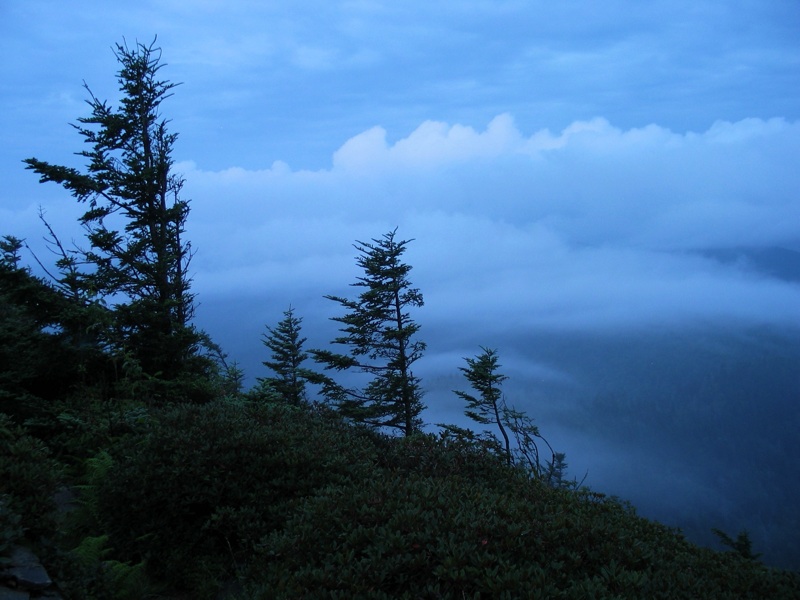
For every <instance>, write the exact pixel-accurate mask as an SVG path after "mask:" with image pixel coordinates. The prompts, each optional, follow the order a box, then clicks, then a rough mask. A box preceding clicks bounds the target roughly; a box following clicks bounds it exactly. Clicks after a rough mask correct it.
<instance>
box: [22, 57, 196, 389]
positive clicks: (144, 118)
mask: <svg viewBox="0 0 800 600" xmlns="http://www.w3.org/2000/svg"><path fill="white" fill-rule="evenodd" d="M154 44H155V41H154V42H153V43H152V44H150V45H144V44H139V43H137V44H136V45H135V46H134V47H133V48H129V47H128V46H127V45H120V44H117V46H116V51H115V55H116V57H117V60H118V61H119V63H120V65H121V68H120V71H119V73H118V81H119V86H120V91H121V93H122V99H121V101H120V105H119V107H118V108H114V107H112V106H111V105H109V104H108V103H107V102H106V101H101V100H99V99H98V98H97V97H95V96H94V94H92V92H91V90H90V89H89V88H88V86H86V85H85V84H84V87H86V90H87V92H88V93H89V99H88V100H87V103H88V104H89V106H90V108H91V114H90V115H89V116H88V117H83V118H79V119H78V125H75V128H76V129H77V131H78V133H79V134H80V135H81V137H82V138H83V141H84V142H85V143H86V144H88V146H89V149H88V150H84V151H81V152H79V153H78V154H79V155H80V156H82V157H84V158H85V159H86V160H87V163H88V164H87V165H86V168H85V169H84V170H83V171H81V170H78V169H75V168H72V167H65V166H59V165H53V164H50V163H47V162H44V161H41V160H38V159H36V158H29V159H26V160H25V161H24V162H25V163H26V164H27V166H28V168H29V169H31V170H33V171H34V172H36V173H37V174H39V176H40V181H41V182H49V181H52V182H55V183H58V184H60V185H61V186H62V187H63V188H64V189H66V190H67V191H69V192H70V193H71V194H72V195H73V196H74V197H75V198H76V199H77V200H78V201H79V202H80V203H84V204H87V205H88V206H87V210H86V212H85V213H84V214H83V215H82V216H81V217H80V222H81V224H82V225H83V227H84V229H85V231H86V236H87V239H88V242H89V248H88V249H77V248H76V249H75V250H72V251H70V253H71V256H72V257H73V260H72V262H71V263H70V264H69V265H68V266H69V267H70V269H71V271H70V276H71V279H70V285H72V286H73V287H75V288H76V289H77V288H81V289H82V290H83V292H84V293H85V294H86V295H87V296H89V297H94V296H95V295H98V296H100V297H101V298H103V299H107V300H108V301H109V302H110V303H113V305H114V319H113V325H112V327H111V328H110V332H109V339H110V340H112V343H113V344H114V345H115V351H116V352H117V353H118V355H119V356H120V357H122V358H123V360H124V362H125V364H127V365H135V367H132V368H134V370H137V371H140V372H141V373H142V374H143V376H144V377H145V378H146V379H147V380H149V381H151V382H153V381H164V382H169V381H174V380H177V379H179V378H184V379H185V380H186V381H191V380H193V379H194V378H196V376H197V375H198V374H204V373H206V371H207V369H209V368H210V364H209V362H208V361H205V360H202V359H199V356H198V353H199V350H200V348H201V347H202V346H203V344H204V340H206V338H205V336H203V335H202V334H201V333H199V332H197V331H196V330H195V329H194V328H193V327H192V326H191V324H190V321H191V319H192V316H193V311H194V303H193V300H194V297H193V295H192V294H191V293H190V291H189V288H190V278H189V276H188V275H187V268H188V266H189V262H190V260H191V256H192V251H191V245H190V243H189V242H187V241H186V240H185V239H184V237H183V236H184V232H185V226H186V219H187V217H188V214H189V203H188V201H186V200H184V199H182V198H181V197H180V193H181V190H182V188H183V184H184V180H183V179H182V178H181V177H180V176H179V175H176V174H175V173H173V171H172V167H173V158H172V151H173V146H174V144H175V141H176V139H177V135H176V134H174V133H170V132H169V131H168V129H167V123H168V121H167V120H165V119H163V118H162V116H161V112H160V108H161V104H162V102H163V101H164V100H166V99H167V98H169V97H170V96H171V95H172V90H173V88H174V87H175V86H176V84H174V83H172V82H169V81H166V80H162V79H160V78H159V71H160V70H161V68H162V67H163V63H162V62H161V52H160V50H159V49H158V48H156V47H155V45H154ZM51 233H52V232H51ZM62 259H63V260H69V259H68V258H67V257H66V256H64V257H62ZM76 266H81V267H84V269H83V270H81V271H80V272H77V271H76ZM198 371H199V372H198ZM162 391H163V390H162ZM173 391H175V390H174V389H173Z"/></svg>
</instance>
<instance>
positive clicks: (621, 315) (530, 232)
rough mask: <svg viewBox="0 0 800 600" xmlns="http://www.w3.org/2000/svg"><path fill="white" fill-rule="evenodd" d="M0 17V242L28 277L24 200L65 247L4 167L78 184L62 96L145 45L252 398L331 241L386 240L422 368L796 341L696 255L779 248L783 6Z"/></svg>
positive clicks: (798, 21)
mask: <svg viewBox="0 0 800 600" xmlns="http://www.w3.org/2000/svg"><path fill="white" fill-rule="evenodd" d="M0 23H2V24H0V34H2V35H0V40H1V41H0V44H2V51H3V55H4V56H5V57H6V60H4V61H3V63H2V66H0V75H1V76H2V77H0V81H1V82H2V83H0V85H2V87H1V88H0V119H1V120H2V121H1V124H2V127H0V131H1V132H2V133H0V135H2V143H0V169H1V171H0V174H2V177H3V181H4V183H5V184H4V186H2V189H1V190H0V220H1V221H2V230H3V231H2V233H3V234H6V233H10V234H14V235H17V236H20V237H26V238H27V239H28V240H29V242H30V244H31V246H32V248H34V250H36V251H37V252H38V253H39V254H40V255H41V256H43V257H46V256H47V254H46V250H45V249H44V246H43V244H42V243H41V236H42V233H43V231H42V227H41V225H40V223H39V222H38V220H37V217H36V213H37V210H38V207H39V206H42V207H43V209H44V210H45V212H46V214H47V217H48V219H49V220H50V221H51V222H52V223H53V225H55V226H56V230H57V231H59V232H61V234H62V236H63V237H64V238H65V239H76V240H79V239H80V231H79V230H78V229H77V227H76V226H75V218H76V216H77V215H78V214H79V213H80V208H79V207H78V206H76V205H75V204H74V203H73V202H72V200H71V198H70V197H68V195H67V194H65V193H64V192H62V191H61V190H60V189H58V188H57V187H56V186H53V185H49V186H43V185H40V184H38V183H37V181H36V177H35V176H33V175H32V174H31V173H29V172H26V171H25V170H24V169H23V168H22V164H21V162H20V161H21V160H22V159H23V158H26V157H29V156H35V157H37V158H40V159H43V160H48V161H51V162H56V163H66V164H73V165H79V164H80V160H79V159H78V158H77V157H75V156H74V155H73V153H74V152H76V151H78V150H80V144H81V142H80V139H79V137H78V136H77V135H76V133H75V132H74V131H73V130H72V128H71V127H69V125H68V123H70V122H75V119H76V118H78V117H80V116H82V115H85V114H86V109H87V107H86V105H85V104H84V102H83V101H84V99H85V98H86V93H85V91H84V90H83V89H82V86H81V84H82V82H83V81H85V82H86V83H87V84H88V85H89V86H90V87H91V89H92V90H93V92H94V93H95V94H96V95H97V96H99V97H101V98H108V99H109V100H110V101H112V102H113V101H115V100H116V99H117V98H118V94H117V90H116V80H115V72H116V69H117V64H116V61H115V58H114V56H113V53H112V51H111V47H112V46H113V45H114V44H115V43H117V42H120V41H122V40H123V39H126V40H127V41H128V43H134V42H135V41H136V40H139V41H143V42H147V43H149V42H150V41H151V40H152V39H153V37H154V35H156V34H157V35H158V44H159V46H161V47H162V48H163V57H164V62H166V63H167V66H166V67H165V68H164V70H163V74H164V76H165V77H166V78H168V79H170V80H172V81H176V82H181V83H182V85H181V86H180V87H178V88H176V90H175V95H174V97H173V98H171V99H169V100H168V101H167V102H166V103H165V105H164V106H163V109H164V115H165V116H167V117H168V118H170V119H172V123H171V127H172V129H173V131H176V132H178V133H179V134H180V137H179V140H178V144H177V146H176V151H175V159H176V161H177V167H176V168H177V169H178V170H179V171H180V172H182V173H183V174H184V176H185V177H186V180H187V184H186V188H185V196H186V197H188V198H191V200H192V203H193V204H192V208H193V212H192V215H191V217H190V225H189V233H190V235H191V237H192V240H193V243H194V246H195V248H196V249H197V255H196V257H195V261H194V263H193V269H194V273H195V279H194V285H195V291H196V292H197V293H198V298H199V300H200V308H199V310H198V318H199V321H200V323H201V324H202V325H203V326H204V327H206V328H207V329H209V331H210V332H211V333H212V334H213V335H214V336H215V337H217V338H218V339H220V341H221V342H222V343H223V345H224V346H225V347H226V350H228V352H229V353H230V354H231V355H232V357H233V358H235V359H237V360H239V361H240V362H242V364H243V365H244V366H245V367H246V368H247V369H248V375H250V376H251V377H252V376H256V375H261V374H262V373H257V372H255V371H256V370H257V369H258V368H259V360H260V359H261V358H263V357H258V353H259V352H260V348H261V347H260V341H259V337H260V335H261V333H262V331H263V327H264V325H265V324H274V323H275V322H276V321H277V320H278V319H279V318H280V316H281V312H282V311H283V310H284V309H285V308H286V307H287V306H289V304H292V305H294V306H295V307H296V308H297V310H298V312H299V313H300V314H301V315H305V318H306V320H307V323H308V324H309V326H312V325H313V326H314V327H315V328H317V327H320V328H324V324H325V323H327V318H328V317H329V316H332V315H333V314H334V313H333V312H331V311H333V310H334V309H335V306H328V305H327V304H326V303H325V302H324V301H323V300H322V296H323V295H324V294H332V293H336V294H341V293H347V292H348V288H347V285H348V284H349V283H350V282H352V281H353V280H354V278H355V276H357V275H358V273H357V272H356V270H355V265H354V260H353V259H354V249H353V248H352V245H351V244H352V242H353V241H355V240H357V239H359V240H368V239H369V238H373V237H378V236H380V235H382V234H383V233H385V232H387V231H389V230H391V229H394V227H399V235H400V236H401V237H402V238H414V239H415V241H414V242H413V243H412V244H411V246H410V249H409V253H408V255H407V256H408V260H409V262H411V263H412V264H413V265H414V267H415V270H414V283H415V284H416V285H418V286H419V287H420V288H421V289H422V291H423V293H424V294H425V297H426V307H425V309H424V311H422V312H421V313H420V315H419V321H420V322H421V323H422V324H423V326H424V327H426V326H427V327H428V328H429V330H430V331H437V332H443V333H437V335H439V336H441V337H440V338H439V340H440V343H439V342H437V340H432V341H430V342H429V347H430V349H431V350H430V354H431V357H430V359H431V362H430V364H436V365H442V367H443V366H444V365H446V364H451V363H452V367H451V368H452V369H455V368H456V366H457V365H458V364H459V360H460V357H462V356H464V355H467V354H472V349H474V348H477V346H478V345H479V344H483V345H490V346H500V347H501V350H502V340H503V335H504V333H505V332H507V331H508V330H509V329H513V330H514V331H515V332H516V333H520V332H523V333H524V332H526V331H530V332H531V335H532V336H533V335H534V333H535V331H537V330H540V329H542V328H545V329H549V330H553V329H555V330H558V329H559V328H568V329H582V328H588V329H615V328H617V329H618V328H635V327H642V326H658V327H664V326H666V327H669V326H673V325H679V324H683V323H690V322H717V321H719V322H729V321H735V322H743V323H753V324H764V323H767V324H778V325H781V326H783V325H786V326H793V327H794V326H798V325H800V313H799V312H798V309H797V307H798V306H800V304H799V303H798V301H799V300H800V287H798V284H797V282H796V281H786V280H781V279H779V278H775V277H770V276H768V275H766V274H764V273H761V272H759V271H757V270H756V269H753V268H751V267H752V265H749V264H748V263H747V262H746V261H738V262H737V261H734V262H730V261H728V262H722V261H719V260H717V259H715V258H714V257H713V256H711V255H710V254H709V253H710V252H715V251H718V250H721V249H722V250H724V249H730V248H739V247H755V248H766V247H783V248H790V249H793V250H800V201H798V197H797V192H798V190H799V189H800V169H797V167H796V164H797V156H798V155H800V114H799V113H800V35H798V33H800V5H798V4H797V3H796V2H793V1H771V2H763V1H740V2H716V1H692V2H688V1H687V2H682V1H669V2H664V1H661V2H659V1H656V2H615V1H610V2H603V3H599V2H590V1H579V0H570V1H564V2H516V1H508V2H502V1H492V2H488V1H459V2H416V1H409V2H404V3H398V2H379V1H367V0H364V1H352V2H331V1H324V2H302V1H300V2H262V1H257V2H256V1H253V2H248V1H240V2H215V1H211V0H209V1H191V2H190V1H179V0H172V1H162V2H157V3H156V2H139V3H135V5H131V4H115V5H113V6H112V5H110V3H106V2H91V1H83V2H81V1H76V2H70V3H63V2H52V1H36V0H27V1H25V2H21V1H20V2H10V1H8V2H4V3H2V5H1V8H0ZM476 317H479V318H477V319H476ZM330 327H332V325H331V326H330ZM330 327H329V329H328V330H327V331H325V332H324V333H322V332H321V333H320V338H321V339H312V343H313V344H315V345H319V344H324V343H325V342H326V339H324V336H326V335H330V334H332V333H333V330H331V329H330ZM315 331H316V329H315ZM320 331H322V330H320ZM423 331H425V328H423ZM445 340H446V341H445ZM454 340H456V341H454ZM495 340H497V341H495Z"/></svg>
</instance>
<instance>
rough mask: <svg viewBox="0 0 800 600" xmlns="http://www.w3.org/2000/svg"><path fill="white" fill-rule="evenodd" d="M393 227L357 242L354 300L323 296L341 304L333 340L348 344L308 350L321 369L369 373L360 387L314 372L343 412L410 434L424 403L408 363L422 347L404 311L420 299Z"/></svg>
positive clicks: (415, 428) (419, 303) (403, 247)
mask: <svg viewBox="0 0 800 600" xmlns="http://www.w3.org/2000/svg"><path fill="white" fill-rule="evenodd" d="M396 232H397V230H396V229H395V230H394V231H391V232H389V233H387V234H385V235H384V236H383V237H382V238H381V239H373V240H372V243H365V242H357V243H356V244H355V248H356V250H358V252H359V255H358V257H357V259H356V262H357V264H358V266H359V267H361V268H362V269H363V271H364V275H363V276H362V277H359V278H358V279H357V281H356V282H355V283H353V284H351V285H352V286H354V287H357V288H360V289H361V290H362V291H361V293H360V294H359V295H358V297H357V298H356V299H354V300H351V299H348V298H343V297H339V296H325V297H326V298H328V299H329V300H333V301H334V302H337V303H338V304H340V305H341V306H342V307H343V308H344V309H345V314H344V316H341V317H334V318H333V320H334V321H337V322H338V323H341V324H342V327H341V328H340V330H339V331H341V332H342V334H343V335H341V336H339V337H337V338H336V339H334V340H333V343H334V344H341V345H344V346H347V347H348V352H347V353H346V354H341V353H335V352H332V351H329V350H312V351H311V354H312V355H313V357H314V360H316V361H317V362H319V363H322V364H323V365H325V369H326V370H329V369H333V370H338V371H350V372H355V373H362V374H365V375H367V376H368V377H369V378H370V379H369V381H368V382H367V384H366V385H365V386H363V387H361V388H358V387H353V386H344V385H341V384H339V383H337V382H335V381H334V380H333V379H331V378H330V377H327V376H319V377H317V382H318V383H321V384H322V393H323V395H325V397H326V398H327V399H328V400H329V401H330V402H332V403H333V404H335V405H336V406H337V407H338V409H339V410H340V412H341V413H342V414H344V415H345V416H346V417H348V418H352V419H354V420H356V421H359V422H362V423H366V424H369V425H372V426H376V427H390V428H395V429H399V430H400V431H402V432H403V433H404V434H405V435H411V434H412V433H414V432H415V431H418V430H419V428H420V426H421V420H420V417H419V415H420V413H421V412H422V410H423V409H424V408H425V407H424V405H423V403H422V390H421V387H420V380H419V378H417V377H415V376H414V374H413V372H412V365H413V364H414V363H415V362H416V361H417V360H418V359H419V358H420V357H421V356H422V353H423V352H424V351H425V343H424V342H421V341H419V340H416V339H415V336H416V334H417V332H418V331H419V325H417V324H416V323H415V322H414V321H413V320H412V318H411V315H410V314H409V312H408V309H410V308H416V307H421V306H422V305H423V300H422V294H421V293H420V291H419V290H418V289H416V288H413V287H411V283H410V282H409V280H408V274H409V272H410V271H411V266H409V265H407V264H405V263H403V262H402V260H401V258H402V255H403V253H404V252H405V250H406V246H407V244H408V243H409V241H410V240H403V241H398V240H397V239H395V234H396Z"/></svg>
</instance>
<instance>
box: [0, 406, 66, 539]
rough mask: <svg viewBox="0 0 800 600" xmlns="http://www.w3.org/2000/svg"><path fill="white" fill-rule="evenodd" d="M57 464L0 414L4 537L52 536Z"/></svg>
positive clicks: (40, 445)
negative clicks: (23, 535)
mask: <svg viewBox="0 0 800 600" xmlns="http://www.w3.org/2000/svg"><path fill="white" fill-rule="evenodd" d="M61 473H62V470H61V467H60V465H59V464H58V463H57V462H56V461H55V460H53V459H52V457H51V456H50V451H49V449H48V448H47V446H45V444H44V443H43V442H41V441H40V440H38V439H36V438H34V437H32V436H30V435H28V433H27V432H26V431H25V429H23V428H22V427H20V426H18V425H15V424H14V423H12V421H11V419H10V418H9V417H8V416H7V415H5V414H3V413H0V498H2V513H3V524H2V525H3V528H4V529H5V530H6V531H7V533H6V534H4V535H5V536H6V537H19V536H18V534H15V535H13V536H12V532H13V531H17V532H19V531H24V532H25V533H26V534H27V535H28V536H30V537H31V538H36V537H38V536H41V535H53V533H54V531H55V508H56V506H55V501H54V495H55V492H56V489H57V487H58V485H59V482H60V478H61Z"/></svg>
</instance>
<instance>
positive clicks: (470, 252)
mask: <svg viewBox="0 0 800 600" xmlns="http://www.w3.org/2000/svg"><path fill="white" fill-rule="evenodd" d="M799 153H800V123H791V122H786V121H784V120H781V119H774V120H769V121H762V120H758V119H750V120H745V121H740V122H737V123H723V122H720V123H716V124H714V125H713V126H712V127H711V128H710V129H708V130H707V131H705V132H702V133H687V134H676V133H673V132H671V131H669V130H667V129H664V128H662V127H659V126H656V125H650V126H648V127H644V128H641V129H631V130H627V131H622V130H620V129H617V128H615V127H613V126H612V125H611V124H609V123H608V122H607V121H605V120H603V119H595V120H592V121H588V122H576V123H573V124H572V125H570V126H569V127H567V128H566V129H564V130H563V131H562V132H560V133H557V134H554V133H551V132H549V131H546V130H545V131H540V132H537V133H534V134H533V135H530V136H526V135H524V134H523V133H522V132H520V131H519V130H518V128H517V127H516V126H515V124H514V122H513V120H512V118H511V117H510V116H508V115H500V116H498V117H496V118H495V119H494V120H492V121H491V122H490V123H489V124H488V126H487V127H486V129H485V130H484V131H476V130H475V129H473V128H471V127H466V126H463V125H447V124H445V123H438V122H425V123H423V124H422V125H420V126H419V127H418V128H417V129H416V130H415V131H413V132H412V133H411V134H410V135H408V136H407V137H405V138H402V139H399V140H397V141H395V142H390V141H389V140H388V134H387V132H386V131H384V130H383V129H381V128H379V127H375V128H373V129H370V130H368V131H365V132H364V133H362V134H360V135H357V136H355V137H353V138H352V139H350V140H348V141H346V142H345V143H344V144H343V145H342V146H341V147H340V148H339V150H338V151H337V152H336V153H335V154H334V155H333V157H332V167H331V168H330V169H327V170H319V171H293V170H292V169H291V168H290V167H289V166H288V165H286V164H284V163H280V162H278V163H275V164H274V165H273V166H272V167H271V168H269V169H265V170H261V171H245V170H243V169H239V168H231V169H227V170H224V171H220V172H207V171H203V170H201V169H199V168H197V167H196V166H195V165H193V164H191V163H183V164H181V165H179V169H180V170H182V171H183V172H184V174H185V176H186V178H187V182H188V183H187V189H186V191H187V194H188V195H189V196H190V197H191V198H192V199H193V202H194V204H193V213H192V217H191V220H192V223H191V229H190V232H189V233H190V235H191V237H192V239H193V240H194V243H195V245H196V247H197V248H198V249H199V254H198V256H197V259H196V262H195V268H196V269H197V276H196V289H197V291H198V293H199V294H200V298H201V299H202V298H203V297H204V296H208V297H214V298H221V297H248V298H250V297H252V298H253V299H254V300H255V299H258V298H260V299H261V301H262V302H263V303H264V304H265V306H266V305H271V304H272V303H276V304H277V305H278V306H286V305H288V304H289V303H290V302H297V299H298V298H305V297H312V296H315V297H319V298H320V300H319V305H320V306H321V307H322V308H320V310H323V311H325V310H329V309H330V308H331V307H329V306H326V305H325V304H324V303H325V301H324V300H322V299H321V296H322V295H323V294H327V293H340V292H345V293H346V292H347V287H346V286H347V284H349V283H350V282H352V281H353V280H354V277H355V276H356V275H357V274H358V273H357V272H356V270H355V266H354V260H353V258H354V254H355V251H354V249H353V248H352V246H351V244H352V242H353V241H354V240H356V239H359V240H368V239H369V238H372V237H378V236H380V235H382V234H383V233H385V232H387V231H389V230H391V229H393V228H394V227H395V226H399V228H400V229H399V235H400V236H402V237H403V238H414V239H415V241H414V242H413V243H412V244H411V245H410V247H409V251H408V255H407V258H408V260H409V262H410V263H411V264H412V265H413V266H414V272H413V281H414V283H415V284H416V285H418V286H419V287H420V288H421V289H422V291H423V293H424V294H425V297H426V304H427V306H426V308H425V309H424V316H423V315H420V320H422V321H424V322H428V321H430V322H436V323H437V324H441V325H442V326H452V327H453V328H454V329H453V330H454V331H464V329H465V328H466V329H471V330H482V331H476V335H477V337H478V340H477V341H476V342H475V343H491V342H488V341H481V337H480V335H481V334H483V335H487V336H488V335H491V333H492V332H496V333H500V332H502V331H504V330H506V329H508V328H509V327H511V328H515V329H517V330H519V328H526V327H531V328H538V327H548V328H559V327H568V328H589V329H591V328H607V327H613V328H619V327H624V326H632V327H636V326H640V325H644V324H658V325H670V324H674V323H676V322H684V321H686V320H693V321H700V322H708V321H726V320H731V319H734V320H736V321H745V322H747V321H750V322H754V323H781V324H791V325H794V326H798V325H800V311H798V309H797V307H798V306H800V286H798V285H797V283H796V282H794V283H793V282H789V281H781V280H777V279H771V278H769V277H767V276H766V275H763V274H759V273H756V272H753V271H751V270H750V271H748V270H745V269H743V268H741V265H737V264H723V263H720V262H718V261H716V260H714V259H713V258H710V257H708V256H706V255H704V254H703V251H705V250H716V249H730V248H739V247H787V248H793V249H796V250H800V199H798V197H797V190H800V173H798V171H797V169H796V168H795V165H794V163H795V159H794V157H796V156H798V154H799ZM278 316H279V314H276V315H275V318H277V317H278ZM247 326H249V327H253V324H247ZM262 326H263V323H259V324H257V325H256V327H257V328H260V327H262ZM251 331H252V329H251ZM258 331H260V329H258ZM253 335H255V332H254V333H253Z"/></svg>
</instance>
